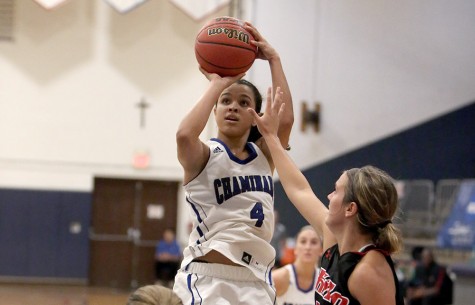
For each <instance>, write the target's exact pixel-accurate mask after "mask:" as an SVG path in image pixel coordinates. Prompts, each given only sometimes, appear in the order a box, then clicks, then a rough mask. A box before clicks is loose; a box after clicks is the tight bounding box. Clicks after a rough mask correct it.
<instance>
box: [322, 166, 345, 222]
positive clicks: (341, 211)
mask: <svg viewBox="0 0 475 305" xmlns="http://www.w3.org/2000/svg"><path fill="white" fill-rule="evenodd" d="M347 183H348V176H347V175H346V173H343V174H342V175H341V176H340V178H338V180H337V181H336V183H335V190H334V191H333V192H332V193H330V194H329V195H328V200H330V203H329V204H328V214H327V217H326V219H325V223H326V225H327V226H328V228H329V229H330V230H332V231H333V230H334V228H335V227H336V226H338V225H339V224H340V223H342V222H343V220H344V215H345V205H346V204H345V203H344V198H345V188H346V185H347Z"/></svg>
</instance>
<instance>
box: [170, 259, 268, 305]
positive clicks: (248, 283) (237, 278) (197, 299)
mask: <svg viewBox="0 0 475 305" xmlns="http://www.w3.org/2000/svg"><path fill="white" fill-rule="evenodd" d="M173 291H174V292H175V293H176V294H177V295H178V296H179V297H180V298H181V299H182V301H183V305H216V304H219V305H228V304H229V305H236V304H241V305H273V304H275V289H274V287H272V286H270V285H269V284H267V283H265V282H264V281H262V280H260V279H258V278H257V277H256V276H255V275H254V274H253V273H252V271H251V270H249V269H247V268H246V267H239V266H228V265H223V264H214V263H197V262H192V263H190V264H189V265H188V266H187V267H185V268H183V269H180V270H179V271H178V273H177V275H176V276H175V285H174V286H173Z"/></svg>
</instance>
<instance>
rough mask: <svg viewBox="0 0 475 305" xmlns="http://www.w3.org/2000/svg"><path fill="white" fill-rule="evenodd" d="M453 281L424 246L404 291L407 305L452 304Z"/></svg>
mask: <svg viewBox="0 0 475 305" xmlns="http://www.w3.org/2000/svg"><path fill="white" fill-rule="evenodd" d="M452 295H453V283H452V280H451V279H450V277H449V276H448V274H447V271H446V269H445V267H444V266H441V265H439V264H438V263H437V262H436V261H435V259H434V255H433V253H432V251H431V250H430V249H427V248H424V249H423V250H422V252H421V257H420V262H419V263H418V264H417V266H416V268H415V270H414V275H413V277H412V279H410V281H409V283H408V287H407V291H406V298H407V301H408V304H409V305H446V304H452Z"/></svg>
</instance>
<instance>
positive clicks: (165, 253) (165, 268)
mask: <svg viewBox="0 0 475 305" xmlns="http://www.w3.org/2000/svg"><path fill="white" fill-rule="evenodd" d="M181 259H182V251H181V247H180V245H179V244H178V241H177V240H176V238H175V232H174V231H173V230H171V229H166V230H165V232H164V233H163V239H161V240H160V241H159V242H158V243H157V246H156V248H155V276H156V279H157V282H158V283H159V284H161V285H164V286H167V285H168V286H169V287H171V286H172V285H173V281H174V278H175V275H176V273H177V270H178V269H179V268H180V263H181Z"/></svg>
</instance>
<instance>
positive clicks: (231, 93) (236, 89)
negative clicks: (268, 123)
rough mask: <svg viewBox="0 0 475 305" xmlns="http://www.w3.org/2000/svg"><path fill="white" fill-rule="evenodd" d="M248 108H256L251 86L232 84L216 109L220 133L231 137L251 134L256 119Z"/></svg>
mask: <svg viewBox="0 0 475 305" xmlns="http://www.w3.org/2000/svg"><path fill="white" fill-rule="evenodd" d="M248 108H255V101H254V93H253V91H252V89H251V88H250V87H249V86H246V85H242V84H232V85H231V86H229V87H228V88H226V89H225V90H224V91H223V92H222V93H221V95H220V97H219V99H218V103H217V105H216V107H215V109H214V113H215V117H216V123H217V125H218V128H219V131H220V132H221V133H223V134H225V135H227V136H231V137H234V136H242V135H244V134H246V133H247V132H249V129H250V128H251V126H252V124H253V123H254V118H253V117H252V115H251V114H250V113H249V112H248V111H247V109H248Z"/></svg>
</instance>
